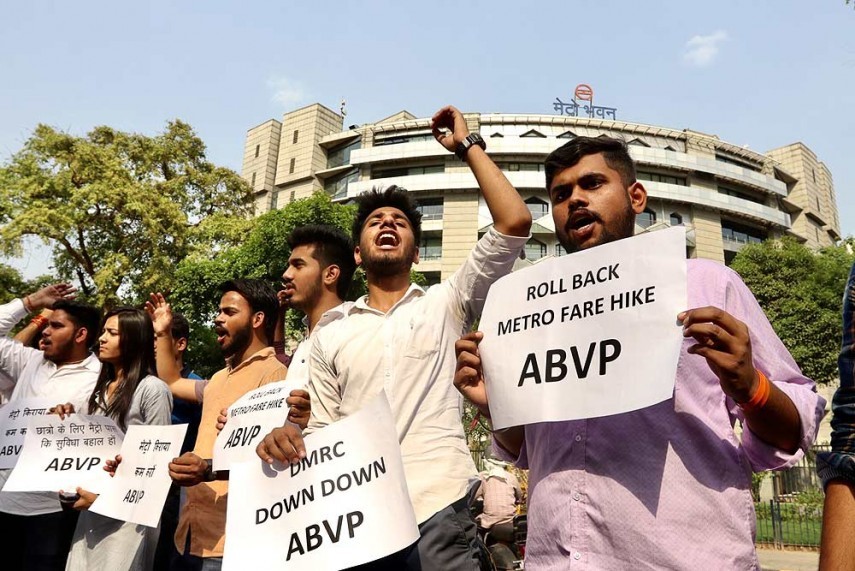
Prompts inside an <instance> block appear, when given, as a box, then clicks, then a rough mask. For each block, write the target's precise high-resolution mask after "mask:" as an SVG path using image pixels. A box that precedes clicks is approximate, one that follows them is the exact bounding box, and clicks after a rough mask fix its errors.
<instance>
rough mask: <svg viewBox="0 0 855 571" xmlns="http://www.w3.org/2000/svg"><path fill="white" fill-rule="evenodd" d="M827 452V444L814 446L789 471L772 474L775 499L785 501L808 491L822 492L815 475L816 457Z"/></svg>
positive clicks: (829, 448)
mask: <svg viewBox="0 0 855 571" xmlns="http://www.w3.org/2000/svg"><path fill="white" fill-rule="evenodd" d="M829 450H831V445H829V444H815V445H814V446H812V447H811V448H810V450H808V452H807V454H805V456H804V458H802V459H801V460H800V461H799V463H798V464H796V465H795V466H793V467H792V468H790V469H789V470H784V471H781V472H774V473H773V474H774V475H773V480H772V482H773V484H774V486H775V488H774V489H775V497H776V498H782V499H785V498H788V497H790V496H792V495H794V494H799V493H802V492H806V491H810V490H822V482H821V481H820V479H819V476H817V474H816V455H817V453H819V452H826V451H829Z"/></svg>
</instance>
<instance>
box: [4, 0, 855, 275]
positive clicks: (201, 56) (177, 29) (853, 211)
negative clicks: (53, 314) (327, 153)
mask: <svg viewBox="0 0 855 571" xmlns="http://www.w3.org/2000/svg"><path fill="white" fill-rule="evenodd" d="M5 4H6V5H5V6H4V8H3V18H2V19H0V54H3V55H2V56H0V162H6V161H7V160H8V159H9V157H10V156H11V155H12V154H13V153H15V152H16V151H17V150H19V149H20V148H21V146H22V145H23V143H24V141H26V139H27V138H28V137H29V136H30V134H31V133H32V131H33V129H34V127H35V126H36V125H37V124H39V123H46V124H49V125H52V126H54V127H57V128H60V129H63V130H66V131H69V132H71V133H74V134H77V135H84V134H85V133H87V132H88V131H89V130H91V129H92V128H93V127H94V126H96V125H109V126H112V127H114V128H118V129H122V130H126V131H134V132H139V133H145V134H151V135H153V134H156V133H158V132H160V131H162V130H163V129H164V127H165V125H166V122H167V121H169V120H170V119H175V118H179V119H182V120H184V121H187V122H189V123H190V124H191V125H192V126H193V127H194V128H195V130H196V132H197V133H198V134H199V136H200V137H201V138H202V139H203V140H204V141H205V143H206V144H207V148H208V157H209V159H210V160H212V161H213V162H215V163H217V164H220V165H224V166H228V167H231V168H233V169H235V170H237V171H240V167H241V161H242V156H243V144H244V138H245V135H246V131H247V129H249V128H251V127H253V126H255V125H257V124H259V123H262V122H264V121H266V120H268V119H270V118H277V119H281V116H282V114H283V113H284V112H286V111H289V110H292V109H295V108H297V107H300V106H303V105H306V104H309V103H314V102H319V103H322V104H324V105H326V106H327V107H329V108H331V109H334V110H337V109H338V108H339V103H340V101H341V100H342V98H344V99H345V100H346V101H347V112H348V115H347V118H346V120H345V124H346V125H350V124H360V123H367V122H374V121H376V120H378V119H381V118H383V117H386V116H389V115H392V114H393V113H395V112H397V111H400V110H401V109H406V110H408V111H410V112H411V113H414V114H415V115H416V116H419V117H425V116H430V115H432V114H433V112H434V111H436V110H437V109H439V108H440V107H441V106H443V105H446V104H453V105H456V106H457V107H459V108H461V109H462V110H464V111H473V112H485V113H486V112H496V113H542V114H554V111H553V108H552V102H553V101H554V100H555V98H556V97H560V98H561V99H563V100H565V101H567V100H568V99H570V97H571V96H572V92H573V89H574V87H575V86H576V85H577V84H579V83H587V84H589V85H591V86H592V87H593V88H594V92H595V99H596V102H597V104H598V105H606V106H610V107H616V108H617V109H618V115H617V116H618V119H620V120H623V121H629V122H637V123H646V124H653V125H660V126H666V127H670V128H675V129H684V128H691V129H694V130H697V131H702V132H705V133H710V134H715V135H718V136H719V137H721V138H722V139H723V140H725V141H727V142H730V143H734V144H738V145H747V146H748V147H749V148H750V149H753V150H755V151H760V152H763V151H766V150H769V149H772V148H775V147H779V146H783V145H787V144H789V143H793V142H796V141H801V142H803V143H805V144H806V145H807V146H809V147H810V148H811V149H812V150H813V151H814V152H815V153H816V154H817V155H818V156H819V158H820V160H822V161H823V162H825V164H826V165H827V166H828V167H829V169H830V170H831V173H832V176H833V178H834V185H835V190H836V194H837V201H838V207H839V210H840V222H841V230H842V233H843V235H844V236H846V235H850V234H855V160H853V158H852V156H851V155H852V144H851V140H852V139H851V138H852V137H853V135H855V9H853V7H852V6H851V5H849V6H847V5H846V4H845V1H844V0H813V1H810V0H803V1H795V0H792V1H786V0H778V1H773V0H758V1H756V2H744V1H742V2H740V1H736V0H721V1H718V2H703V3H701V2H685V1H679V2H677V1H661V2H637V1H630V0H625V1H616V0H615V1H609V0H589V1H572V0H563V1H558V2H538V1H536V0H529V1H527V2H525V3H523V2H507V1H505V0H491V1H489V2H487V1H481V0H477V1H468V2H461V1H460V0H457V1H441V2H440V1H437V2H429V1H422V2H418V3H414V2H407V1H406V0H398V1H396V2H392V1H389V2H380V1H377V2H371V1H364V2H347V3H345V2H326V1H322V0H316V1H314V2H311V3H309V2H306V3H300V4H302V5H296V4H298V3H295V2H273V1H268V2H261V1H257V0H242V1H241V2H227V1H223V0H206V1H204V2H202V1H190V0H188V1H183V2H174V1H165V0H153V1H143V2H136V3H124V2H115V1H112V2H96V1H87V0H80V1H78V2H67V1H39V0H36V1H33V2H27V3H25V2H14V3H5ZM46 256H47V251H46V250H45V249H44V248H41V247H39V246H38V244H37V243H36V242H32V243H30V244H29V245H28V246H27V248H26V251H25V253H24V256H23V257H22V258H20V259H16V260H13V261H12V263H13V264H14V265H15V266H16V267H18V268H19V269H22V271H23V272H24V274H25V275H26V276H27V277H33V276H34V275H37V274H40V273H44V272H45V271H46V270H47V268H48V262H47V261H46V259H45V258H46Z"/></svg>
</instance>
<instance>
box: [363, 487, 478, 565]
mask: <svg viewBox="0 0 855 571" xmlns="http://www.w3.org/2000/svg"><path fill="white" fill-rule="evenodd" d="M419 533H420V534H421V537H420V538H419V540H418V541H417V542H416V543H414V544H413V545H410V546H409V547H407V548H406V549H403V550H401V551H399V552H397V553H393V554H392V555H389V556H387V557H384V558H383V559H379V560H377V561H372V562H371V563H366V564H365V565H359V566H358V567H352V568H351V569H353V570H357V571H392V570H395V571H399V570H406V571H478V570H479V569H480V564H479V548H478V537H477V527H476V526H475V522H474V521H473V520H472V516H471V515H470V514H469V502H468V501H467V498H465V497H464V498H460V499H459V500H457V501H456V502H454V503H453V504H451V505H450V506H447V507H445V508H443V509H441V510H440V511H438V512H437V513H435V514H433V516H431V517H430V518H429V519H428V520H427V521H425V522H424V523H422V524H421V525H419Z"/></svg>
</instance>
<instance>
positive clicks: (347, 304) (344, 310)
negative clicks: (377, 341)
mask: <svg viewBox="0 0 855 571" xmlns="http://www.w3.org/2000/svg"><path fill="white" fill-rule="evenodd" d="M353 305H354V303H353V302H352V301H344V302H342V303H340V304H338V305H337V306H335V307H333V308H330V309H328V310H326V311H325V312H324V314H323V315H321V318H320V319H319V320H318V323H317V324H316V325H315V331H317V330H318V329H320V328H321V327H323V326H324V325H328V324H330V323H332V322H333V321H335V320H337V319H341V318H342V317H344V316H346V315H347V314H348V312H349V311H350V309H351V308H352V307H353ZM301 321H302V323H303V327H305V328H306V331H308V330H309V316H308V315H304V316H303V319H302V320H301ZM313 333H314V331H313ZM309 337H311V335H309V334H307V333H304V334H303V338H302V339H301V340H300V341H304V340H306V339H308V338H309Z"/></svg>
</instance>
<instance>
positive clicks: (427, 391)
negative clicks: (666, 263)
mask: <svg viewBox="0 0 855 571" xmlns="http://www.w3.org/2000/svg"><path fill="white" fill-rule="evenodd" d="M527 240H528V237H516V236H505V235H503V234H501V233H499V232H498V231H496V230H495V229H492V228H491V229H490V230H489V231H488V232H487V233H486V234H485V235H484V236H483V237H482V238H481V239H480V240H479V241H478V243H477V244H476V245H475V248H474V249H473V250H472V252H470V254H469V256H468V258H467V259H466V261H465V262H464V264H463V265H462V266H461V267H460V269H458V270H457V271H456V272H455V273H454V274H453V275H452V276H451V277H450V278H449V279H448V280H446V281H445V282H443V283H441V284H439V285H436V286H434V287H431V288H430V289H429V290H428V291H427V292H425V291H424V290H423V289H422V288H420V287H419V286H417V285H415V284H411V285H410V288H409V289H408V290H407V292H406V293H405V294H404V297H403V298H401V300H400V301H398V303H396V304H395V305H394V306H393V307H392V308H391V309H390V310H389V311H388V312H387V313H385V314H384V313H383V312H381V311H378V310H376V309H373V308H371V307H369V306H368V304H367V296H363V297H362V298H360V299H359V300H357V301H356V303H355V304H354V305H353V306H352V307H351V308H350V309H349V310H348V311H347V318H346V319H341V320H338V321H335V322H333V323H330V324H328V325H327V326H326V327H324V329H323V330H322V331H318V332H317V334H315V335H313V336H312V337H313V343H312V350H311V356H310V362H309V371H310V382H309V389H308V390H309V394H310V395H311V400H312V417H311V420H310V421H309V428H308V429H309V430H316V429H318V428H321V427H323V426H326V425H328V424H330V423H332V422H335V421H336V420H339V419H341V418H344V417H347V416H350V415H351V414H353V413H355V412H356V411H358V410H359V409H360V408H362V407H363V406H364V405H365V404H367V403H368V401H370V400H371V399H372V398H374V397H375V396H376V395H377V393H379V392H380V391H381V390H385V391H386V395H387V396H388V398H389V402H390V404H391V405H392V413H393V415H394V417H395V422H396V425H397V429H398V439H399V441H400V443H401V452H402V454H403V459H404V472H405V474H406V478H407V487H408V489H409V492H410V499H411V500H412V502H413V507H414V508H415V512H416V519H417V520H418V522H419V523H422V522H424V521H426V520H427V519H428V518H430V517H431V516H432V515H433V514H435V513H436V512H438V511H439V510H441V509H443V508H445V507H446V506H448V505H450V504H452V503H454V502H455V501H457V500H458V499H460V498H462V497H463V496H464V495H465V494H466V491H467V487H468V484H469V481H470V480H471V479H474V478H475V477H476V472H475V465H474V463H473V462H472V456H471V455H470V453H469V448H468V446H467V443H466V437H465V435H464V433H463V426H462V424H461V416H462V413H463V400H462V398H461V396H460V394H459V393H458V392H457V389H455V388H454V384H453V382H452V381H453V379H454V370H455V363H456V357H455V354H454V343H455V341H457V339H458V338H459V337H460V335H462V334H463V333H464V332H465V331H467V330H468V329H469V328H470V327H471V325H472V323H473V322H474V321H475V320H476V319H477V318H478V317H479V316H480V314H481V310H482V308H483V306H484V300H485V298H486V296H487V290H488V289H489V288H490V286H491V285H492V284H493V282H495V281H496V280H497V279H499V278H500V277H502V276H504V275H507V274H508V273H510V271H511V269H512V268H513V265H514V261H515V260H516V259H517V257H518V256H519V253H520V251H521V250H522V249H523V247H524V246H525V243H526V241H527ZM289 374H290V373H289Z"/></svg>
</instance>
